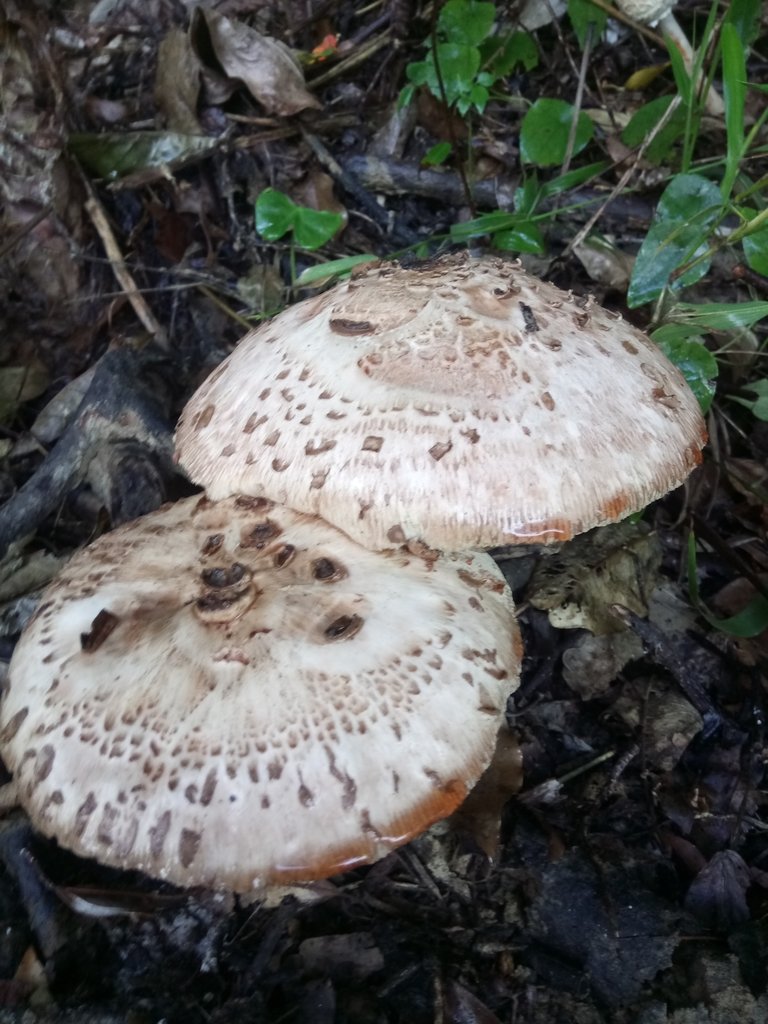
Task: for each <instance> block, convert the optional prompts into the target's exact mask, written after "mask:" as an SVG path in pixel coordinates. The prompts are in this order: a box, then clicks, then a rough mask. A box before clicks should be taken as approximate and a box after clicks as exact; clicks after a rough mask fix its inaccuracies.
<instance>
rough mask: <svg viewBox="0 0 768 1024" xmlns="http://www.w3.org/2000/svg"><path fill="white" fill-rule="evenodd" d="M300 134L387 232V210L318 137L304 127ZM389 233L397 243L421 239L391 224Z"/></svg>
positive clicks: (407, 242)
mask: <svg viewBox="0 0 768 1024" xmlns="http://www.w3.org/2000/svg"><path fill="white" fill-rule="evenodd" d="M301 134H302V135H303V137H304V141H305V142H306V143H307V145H308V146H309V147H310V149H311V150H312V152H313V153H314V154H315V156H316V157H317V159H318V160H319V161H320V163H321V164H322V165H323V167H325V169H326V170H327V171H328V173H329V174H330V175H331V176H332V177H333V178H334V180H335V181H337V182H338V183H339V185H341V187H342V188H343V189H344V191H345V192H347V193H349V195H350V196H352V198H353V199H354V200H355V202H356V203H357V204H358V206H359V207H360V209H361V210H362V211H363V212H364V213H366V214H367V215H368V216H369V217H370V218H371V220H372V221H373V222H374V224H378V225H379V227H380V228H381V229H382V231H384V232H389V230H390V214H389V212H388V211H387V210H385V209H384V208H383V207H382V206H380V205H379V204H378V203H377V202H376V200H375V199H374V198H373V196H372V195H371V194H370V193H369V192H368V191H367V189H366V188H364V187H363V185H361V184H360V182H359V181H358V179H357V177H356V175H355V174H354V173H352V172H350V171H348V170H345V169H344V168H343V167H342V166H341V164H340V163H339V162H338V161H337V160H336V158H335V157H334V156H333V154H332V153H330V152H329V151H328V149H327V148H326V147H325V145H324V144H323V143H322V142H321V141H320V139H319V138H318V137H317V136H316V135H314V134H313V133H312V132H308V131H307V130H306V129H305V128H302V130H301ZM391 234H392V238H393V240H394V241H395V243H396V244H397V245H415V244H416V243H417V242H419V241H420V240H421V239H419V238H417V237H416V235H414V234H412V233H411V232H410V231H405V230H403V229H402V228H399V227H398V226H397V225H393V226H392V229H391Z"/></svg>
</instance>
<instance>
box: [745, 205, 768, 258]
mask: <svg viewBox="0 0 768 1024" xmlns="http://www.w3.org/2000/svg"><path fill="white" fill-rule="evenodd" d="M738 213H739V216H741V217H743V218H744V221H745V223H747V222H749V221H750V220H752V219H754V218H755V217H756V216H757V210H752V209H749V208H748V207H743V206H742V207H739V208H738ZM741 244H742V246H743V247H744V259H745V260H746V262H747V265H748V266H750V267H751V268H752V269H753V270H756V271H757V272H758V274H765V275H768V226H766V227H762V228H758V230H757V231H753V232H752V234H750V235H745V236H744V238H743V239H742V242H741Z"/></svg>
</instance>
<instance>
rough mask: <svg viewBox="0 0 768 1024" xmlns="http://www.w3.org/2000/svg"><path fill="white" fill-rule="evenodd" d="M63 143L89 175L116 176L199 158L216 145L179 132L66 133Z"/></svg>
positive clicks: (197, 136) (203, 136) (207, 140)
mask: <svg viewBox="0 0 768 1024" xmlns="http://www.w3.org/2000/svg"><path fill="white" fill-rule="evenodd" d="M67 145H68V147H69V150H70V152H72V153H74V155H75V156H76V157H77V159H78V160H79V161H80V163H81V164H82V165H83V167H85V168H87V170H89V171H90V172H91V173H92V174H95V175H97V176H98V177H99V178H119V177H122V176H123V175H126V174H133V173H136V172H137V171H145V170H147V169H150V168H161V167H172V168H175V167H179V166H181V165H182V164H184V163H188V162H189V161H190V160H196V159H200V157H203V156H206V155H207V154H208V153H210V152H211V150H213V149H215V148H216V146H217V145H218V140H217V139H214V138H209V137H208V136H207V135H182V134H180V133H179V132H104V133H102V134H99V135H90V134H75V135H70V137H69V139H68V140H67Z"/></svg>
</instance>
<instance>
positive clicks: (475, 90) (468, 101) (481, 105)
mask: <svg viewBox="0 0 768 1024" xmlns="http://www.w3.org/2000/svg"><path fill="white" fill-rule="evenodd" d="M488 95H489V93H488V90H487V89H486V88H485V86H484V85H477V84H476V85H473V86H472V88H471V89H470V90H469V93H468V94H467V95H466V96H460V97H459V99H458V100H457V101H456V109H457V110H458V112H459V113H460V114H461V116H462V117H463V116H464V115H465V114H466V112H467V111H468V110H469V108H470V107H474V108H475V110H477V111H478V113H480V114H482V112H483V111H484V110H485V105H486V103H487V102H488Z"/></svg>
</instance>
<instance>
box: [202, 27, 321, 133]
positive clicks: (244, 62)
mask: <svg viewBox="0 0 768 1024" xmlns="http://www.w3.org/2000/svg"><path fill="white" fill-rule="evenodd" d="M195 18H196V21H195V23H194V24H193V29H197V30H199V29H200V27H201V24H202V23H204V25H205V27H206V28H207V30H208V35H209V38H210V44H211V47H212V49H213V52H214V54H215V56H216V59H217V60H218V62H219V64H220V65H221V67H222V68H223V70H224V72H225V73H226V74H227V75H228V76H229V77H230V78H235V79H238V80H239V81H241V82H242V83H243V85H244V86H245V87H246V89H248V91H249V92H250V93H251V95H252V96H253V97H254V98H255V99H257V100H258V101H259V103H260V104H261V105H262V106H263V107H264V109H265V110H266V111H267V113H268V114H280V115H282V116H288V115H290V114H296V113H298V112H299V111H300V110H307V109H308V108H311V107H314V108H316V109H317V108H319V107H320V103H319V102H318V100H317V99H316V98H315V97H314V96H313V95H312V93H310V92H309V91H308V90H307V88H306V85H305V83H304V73H303V71H302V70H301V65H300V64H299V62H298V60H296V59H295V57H294V56H293V54H292V53H291V51H290V50H289V49H288V47H287V46H285V45H284V44H283V43H281V42H279V41H278V40H277V39H272V38H271V37H270V36H263V35H262V34H261V33H260V32H257V31H256V29H253V28H251V27H250V26H249V25H246V24H245V23H244V22H242V21H235V20H233V19H230V18H226V17H225V16H224V15H222V14H217V13H216V12H214V11H211V10H206V9H204V8H202V7H198V8H197V11H196V14H195Z"/></svg>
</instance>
